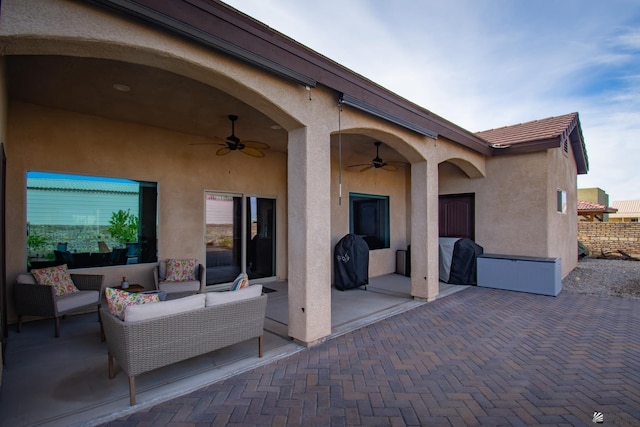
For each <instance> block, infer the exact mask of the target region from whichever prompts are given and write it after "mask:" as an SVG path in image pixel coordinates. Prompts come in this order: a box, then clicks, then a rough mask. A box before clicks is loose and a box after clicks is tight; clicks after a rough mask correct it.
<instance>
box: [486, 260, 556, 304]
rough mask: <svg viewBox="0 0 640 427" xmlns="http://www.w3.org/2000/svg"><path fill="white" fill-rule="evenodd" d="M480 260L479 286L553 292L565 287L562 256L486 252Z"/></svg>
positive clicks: (544, 293)
mask: <svg viewBox="0 0 640 427" xmlns="http://www.w3.org/2000/svg"><path fill="white" fill-rule="evenodd" d="M477 261H478V286H482V287H485V288H495V289H505V290H509V291H520V292H529V293H533V294H542V295H551V296H557V295H558V294H559V293H560V291H561V290H562V267H561V261H560V258H538V257H525V256H511V255H498V254H483V255H480V256H479V257H478V260H477Z"/></svg>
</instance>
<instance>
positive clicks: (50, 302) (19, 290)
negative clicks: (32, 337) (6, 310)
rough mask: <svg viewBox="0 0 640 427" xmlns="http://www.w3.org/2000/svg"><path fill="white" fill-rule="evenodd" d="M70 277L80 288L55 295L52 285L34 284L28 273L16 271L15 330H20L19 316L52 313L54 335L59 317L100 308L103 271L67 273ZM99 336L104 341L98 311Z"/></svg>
mask: <svg viewBox="0 0 640 427" xmlns="http://www.w3.org/2000/svg"><path fill="white" fill-rule="evenodd" d="M71 280H73V283H74V284H75V285H76V287H77V288H78V289H79V290H80V292H74V293H72V294H66V295H63V296H60V297H58V296H55V295H54V289H53V287H52V286H46V285H38V284H36V281H35V279H34V278H33V276H32V275H31V274H28V273H26V274H20V275H19V276H18V278H17V280H16V284H15V286H14V296H15V304H16V312H17V314H18V327H17V331H18V332H20V331H21V330H22V317H23V316H25V315H27V316H41V317H53V318H54V322H55V337H56V338H58V337H59V336H60V317H61V316H63V315H65V314H67V313H71V312H74V311H77V310H81V309H86V308H89V307H91V306H95V307H96V308H98V309H99V308H100V303H101V295H102V294H101V292H102V282H103V281H104V276H103V275H97V274H71ZM98 320H100V336H101V339H102V340H103V341H104V333H103V330H102V322H101V319H100V314H99V313H98Z"/></svg>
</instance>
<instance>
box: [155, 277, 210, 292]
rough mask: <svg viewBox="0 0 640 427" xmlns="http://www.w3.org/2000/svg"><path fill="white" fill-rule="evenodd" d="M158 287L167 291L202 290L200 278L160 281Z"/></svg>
mask: <svg viewBox="0 0 640 427" xmlns="http://www.w3.org/2000/svg"><path fill="white" fill-rule="evenodd" d="M158 288H159V289H160V290H161V291H165V292H166V293H172V292H198V291H199V290H200V282H199V281H198V280H188V281H186V282H159V283H158Z"/></svg>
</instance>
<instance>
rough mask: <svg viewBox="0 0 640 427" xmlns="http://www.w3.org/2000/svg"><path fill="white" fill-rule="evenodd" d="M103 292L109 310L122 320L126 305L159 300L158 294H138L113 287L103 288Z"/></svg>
mask: <svg viewBox="0 0 640 427" xmlns="http://www.w3.org/2000/svg"><path fill="white" fill-rule="evenodd" d="M104 293H105V296H106V297H107V304H108V305H109V311H110V312H111V314H113V315H114V316H116V317H118V318H119V319H120V320H124V309H125V308H127V306H130V305H137V304H148V303H152V302H159V301H160V297H159V296H158V294H139V293H133V292H126V291H123V290H120V289H113V288H107V289H105V291H104Z"/></svg>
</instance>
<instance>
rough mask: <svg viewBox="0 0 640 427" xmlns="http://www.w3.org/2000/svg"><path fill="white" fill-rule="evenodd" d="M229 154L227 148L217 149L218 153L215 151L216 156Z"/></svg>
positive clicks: (229, 150)
mask: <svg viewBox="0 0 640 427" xmlns="http://www.w3.org/2000/svg"><path fill="white" fill-rule="evenodd" d="M230 152H231V149H230V148H229V147H222V148H218V151H216V155H218V156H224V155H225V154H229V153H230Z"/></svg>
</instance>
